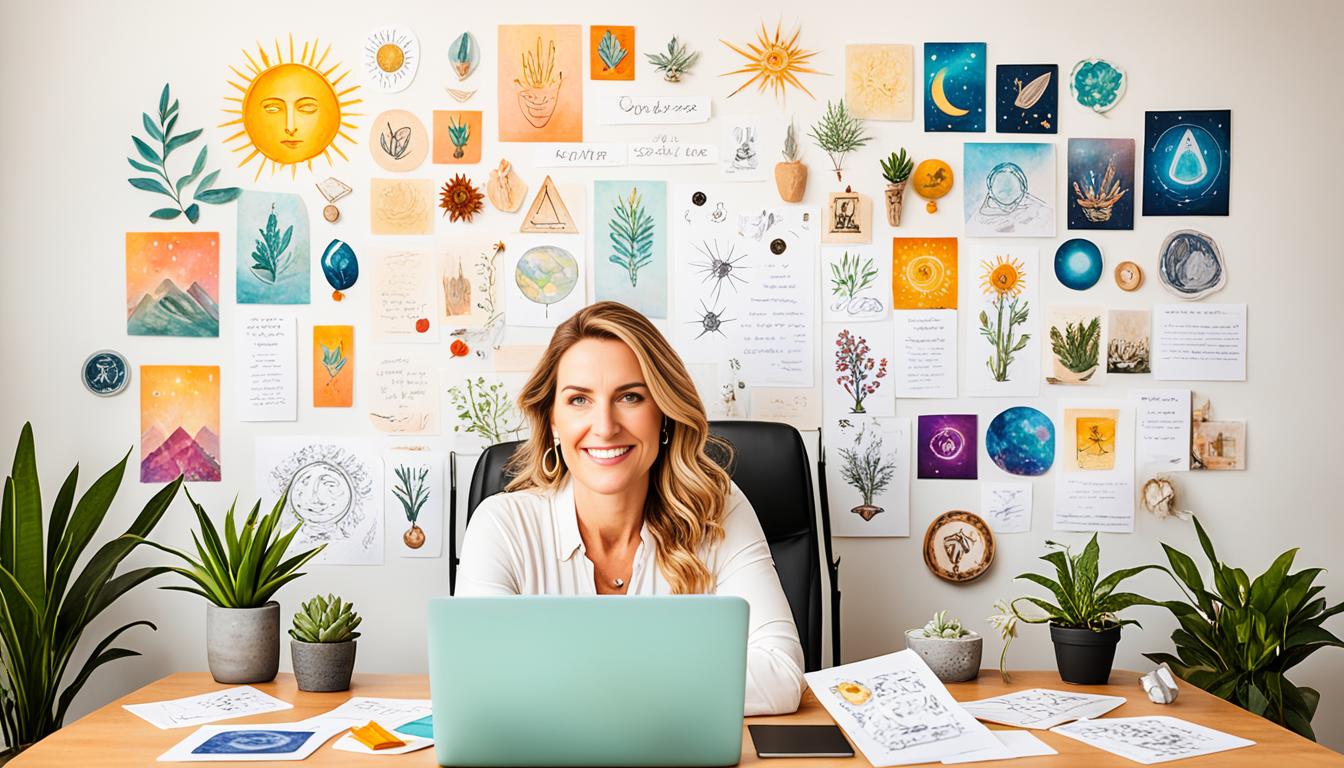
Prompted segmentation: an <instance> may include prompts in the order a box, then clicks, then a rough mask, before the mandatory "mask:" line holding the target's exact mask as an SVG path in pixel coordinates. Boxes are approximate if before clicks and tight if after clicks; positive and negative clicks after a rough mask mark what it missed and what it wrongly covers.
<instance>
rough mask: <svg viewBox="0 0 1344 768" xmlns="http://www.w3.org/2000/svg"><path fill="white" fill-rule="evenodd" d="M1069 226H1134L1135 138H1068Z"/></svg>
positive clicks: (1105, 227) (1113, 227) (1096, 227)
mask: <svg viewBox="0 0 1344 768" xmlns="http://www.w3.org/2000/svg"><path fill="white" fill-rule="evenodd" d="M1067 192H1068V195H1069V229H1133V228H1134V140H1133V139H1069V183H1068V187H1067Z"/></svg>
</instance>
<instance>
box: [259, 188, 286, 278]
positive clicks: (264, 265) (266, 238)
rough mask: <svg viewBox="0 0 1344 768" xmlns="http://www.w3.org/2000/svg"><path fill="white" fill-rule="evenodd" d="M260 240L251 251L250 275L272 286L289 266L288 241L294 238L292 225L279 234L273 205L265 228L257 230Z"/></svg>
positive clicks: (278, 221) (278, 223)
mask: <svg viewBox="0 0 1344 768" xmlns="http://www.w3.org/2000/svg"><path fill="white" fill-rule="evenodd" d="M257 232H259V233H260V234H261V238H260V239H258V240H257V244H256V246H255V247H253V249H252V274H254V275H256V276H257V279H258V280H260V281H262V282H263V283H269V284H271V285H274V284H275V282H276V281H277V280H279V279H280V275H281V273H283V272H284V271H285V268H286V267H288V266H289V263H290V261H291V260H292V258H291V257H292V256H293V254H292V253H287V251H289V241H290V239H291V238H292V237H293V236H294V225H292V224H291V225H290V226H288V227H286V228H285V231H284V234H281V232H280V220H279V219H277V218H276V216H275V205H274V204H272V205H271V215H270V216H268V217H266V228H265V229H259V230H257Z"/></svg>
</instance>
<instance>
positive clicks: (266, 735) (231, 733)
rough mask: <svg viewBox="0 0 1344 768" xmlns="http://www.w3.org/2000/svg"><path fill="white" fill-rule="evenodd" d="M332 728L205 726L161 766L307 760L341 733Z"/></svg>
mask: <svg viewBox="0 0 1344 768" xmlns="http://www.w3.org/2000/svg"><path fill="white" fill-rule="evenodd" d="M341 729H342V726H339V725H332V724H320V725H306V724H305V723H266V724H264V725H203V726H201V727H200V728H198V729H197V730H196V732H195V733H193V734H191V735H190V736H188V737H187V738H185V739H183V740H181V741H179V742H178V743H176V744H174V745H173V747H172V748H171V749H169V750H168V751H167V752H164V753H163V754H162V755H159V757H158V761H159V762H160V763H233V762H261V761H264V760H303V759H306V758H307V757H308V756H309V755H311V754H313V753H314V752H316V751H317V748H318V747H320V746H322V745H323V744H324V743H326V741H327V739H330V738H331V737H332V736H335V735H336V734H338V733H340V732H341Z"/></svg>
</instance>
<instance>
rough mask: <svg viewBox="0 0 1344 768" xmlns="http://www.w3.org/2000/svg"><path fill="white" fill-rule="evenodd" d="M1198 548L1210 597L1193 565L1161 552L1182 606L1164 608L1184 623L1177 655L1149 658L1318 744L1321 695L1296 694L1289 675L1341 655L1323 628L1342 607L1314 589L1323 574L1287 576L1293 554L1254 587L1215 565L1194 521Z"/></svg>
mask: <svg viewBox="0 0 1344 768" xmlns="http://www.w3.org/2000/svg"><path fill="white" fill-rule="evenodd" d="M1195 532H1196V533H1197V534H1198V535H1199V544H1200V547H1201V548H1202V549H1203V550H1204V555H1205V556H1206V557H1207V558H1208V560H1209V567H1210V569H1211V570H1212V572H1213V590H1209V589H1207V588H1206V587H1205V585H1204V580H1203V578H1202V577H1201V576H1200V573H1199V568H1198V566H1196V565H1195V561H1194V560H1193V559H1191V558H1190V557H1189V556H1188V555H1186V554H1185V553H1183V552H1181V551H1180V550H1178V549H1176V548H1174V547H1171V546H1168V545H1167V544H1163V545H1162V549H1164V550H1165V551H1166V553H1167V562H1168V563H1170V564H1171V573H1172V578H1173V579H1175V580H1176V582H1177V584H1179V585H1180V586H1181V589H1182V591H1183V592H1184V593H1185V598H1186V599H1185V600H1170V601H1167V602H1164V603H1161V605H1162V606H1164V607H1165V608H1167V610H1169V611H1171V612H1172V614H1173V615H1174V616H1175V617H1176V620H1177V621H1178V622H1180V625H1181V626H1180V629H1177V630H1176V631H1174V632H1172V633H1171V640H1172V642H1173V643H1175V645H1176V653H1175V655H1172V654H1170V653H1145V654H1144V656H1147V657H1148V658H1149V659H1150V660H1152V661H1155V662H1158V663H1161V662H1166V663H1167V664H1168V665H1169V666H1170V667H1171V669H1172V671H1173V672H1175V673H1176V674H1177V675H1179V676H1180V677H1181V678H1182V679H1184V680H1187V681H1189V682H1190V683H1193V684H1194V685H1197V686H1199V687H1200V688H1203V689H1204V690H1206V691H1208V692H1209V693H1212V694H1214V695H1215V696H1220V697H1222V698H1224V699H1227V700H1228V701H1230V702H1232V703H1233V704H1236V705H1238V706H1240V707H1242V708H1243V709H1247V710H1250V711H1251V712H1254V713H1255V714H1257V715H1260V716H1262V717H1266V718H1268V719H1270V720H1273V721H1274V722H1276V723H1278V724H1279V725H1282V726H1284V727H1286V728H1291V729H1292V730H1294V731H1296V732H1297V733H1299V734H1301V735H1303V736H1305V737H1307V738H1309V739H1313V740H1314V739H1315V738H1316V735H1315V733H1314V732H1313V731H1312V729H1311V718H1312V716H1313V715H1314V714H1315V713H1316V704H1317V702H1319V701H1320V698H1321V695H1320V693H1319V692H1317V691H1316V690H1315V689H1313V688H1308V687H1306V686H1297V685H1294V684H1293V683H1292V682H1290V681H1289V680H1288V678H1287V677H1286V676H1285V675H1286V673H1287V672H1288V670H1289V669H1292V668H1293V667H1295V666H1297V665H1298V664H1300V663H1301V662H1303V661H1305V660H1306V658H1307V657H1308V656H1310V655H1311V654H1313V653H1315V652H1316V651H1318V650H1320V649H1321V648H1325V647H1328V646H1336V647H1344V641H1341V640H1340V639H1339V638H1338V637H1336V636H1335V635H1334V634H1333V633H1331V632H1330V631H1329V630H1327V629H1325V627H1324V626H1322V624H1324V622H1325V620H1326V619H1328V618H1330V617H1331V616H1334V615H1335V614H1337V613H1340V612H1342V611H1344V603H1337V604H1336V605H1334V606H1327V603H1326V601H1325V598H1323V597H1320V593H1321V592H1322V591H1323V590H1324V589H1325V587H1319V586H1312V582H1314V581H1315V580H1316V577H1317V576H1318V575H1319V574H1320V573H1321V571H1322V569H1320V568H1306V569H1303V570H1301V571H1298V572H1296V573H1289V572H1288V569H1289V568H1291V567H1292V565H1293V558H1294V557H1295V556H1296V555H1297V550H1296V549H1290V550H1288V551H1287V552H1284V553H1283V554H1282V555H1279V557H1278V559H1276V560H1275V561H1274V562H1273V564H1271V565H1270V566H1269V570H1267V571H1265V572H1264V573H1263V574H1261V575H1260V576H1258V577H1256V578H1255V579H1254V580H1251V579H1250V578H1249V577H1248V576H1247V575H1246V572H1245V571H1243V570H1241V569H1240V568H1232V567H1229V566H1227V565H1224V564H1223V563H1222V562H1220V561H1219V560H1218V556H1217V555H1216V554H1215V553H1214V551H1213V542H1211V541H1210V540H1209V536H1208V534H1207V533H1206V532H1205V531H1204V526H1202V525H1200V523H1199V520H1197V519H1196V520H1195Z"/></svg>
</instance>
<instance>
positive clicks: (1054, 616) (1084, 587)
mask: <svg viewBox="0 0 1344 768" xmlns="http://www.w3.org/2000/svg"><path fill="white" fill-rule="evenodd" d="M1046 546H1048V547H1052V548H1053V549H1054V551H1053V552H1048V553H1046V554H1044V555H1041V559H1042V560H1044V561H1046V562H1047V563H1050V564H1051V565H1053V566H1054V567H1055V576H1056V578H1054V579H1052V578H1050V577H1049V576H1042V575H1041V574H1039V573H1024V574H1022V575H1020V576H1018V577H1017V578H1019V579H1025V580H1026V581H1030V582H1033V583H1035V584H1039V585H1040V586H1042V587H1045V588H1046V589H1048V590H1050V593H1051V594H1052V595H1053V596H1054V598H1055V602H1054V603H1051V602H1049V601H1048V600H1043V599H1041V598H1038V597H1019V598H1017V599H1016V600H1013V601H1012V602H1011V603H1010V604H1009V608H1010V609H1011V610H1012V612H1013V614H1014V615H1015V616H1016V617H1017V618H1019V619H1021V620H1022V621H1025V622H1027V623H1028V624H1044V623H1046V622H1049V624H1050V640H1051V641H1052V642H1053V643H1054V645H1055V664H1056V665H1057V666H1058V667H1059V676H1060V678H1062V679H1063V680H1064V682H1066V683H1077V684H1080V685H1100V684H1102V683H1105V682H1106V680H1107V678H1109V677H1110V675H1111V664H1112V663H1113V662H1114V661H1115V646H1116V645H1118V644H1119V642H1120V628H1121V627H1123V626H1125V625H1126V624H1134V625H1138V623H1139V622H1137V621H1135V620H1134V619H1122V618H1120V617H1119V616H1118V615H1117V614H1118V613H1119V612H1120V611H1122V610H1124V609H1126V608H1129V607H1131V606H1135V605H1155V604H1156V603H1155V602H1154V601H1153V600H1150V599H1149V598H1146V597H1144V596H1143V595H1139V594H1135V593H1133V592H1116V591H1115V589H1116V587H1118V586H1120V582H1122V581H1124V580H1125V579H1128V578H1130V577H1131V576H1134V575H1137V574H1139V573H1142V572H1143V571H1146V570H1149V569H1160V568H1161V566H1158V565H1140V566H1136V567H1134V568H1121V569H1120V570H1118V571H1115V572H1114V573H1111V574H1110V575H1108V576H1105V577H1100V574H1099V571H1098V566H1099V561H1100V559H1101V545H1099V544H1098V543H1097V534H1095V533H1094V534H1092V538H1091V539H1090V540H1089V541H1088V542H1087V546H1085V547H1083V551H1082V552H1080V553H1078V554H1074V553H1073V552H1072V551H1071V550H1070V549H1069V547H1067V546H1065V545H1063V544H1058V543H1056V542H1053V541H1047V542H1046ZM1024 600H1025V601H1026V602H1028V603H1031V604H1032V605H1034V606H1036V607H1037V608H1039V609H1041V611H1043V612H1044V615H1043V616H1026V615H1023V614H1022V613H1021V612H1020V611H1019V610H1018V609H1017V604H1018V602H1020V601H1024Z"/></svg>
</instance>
